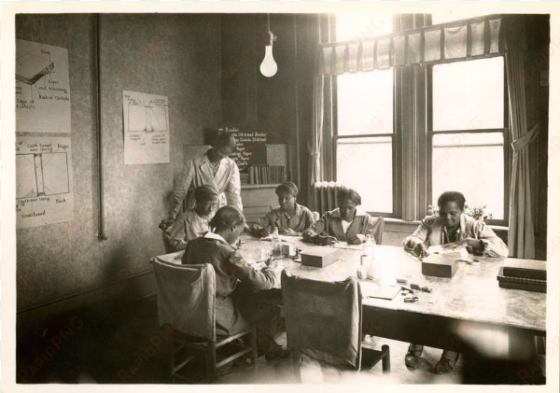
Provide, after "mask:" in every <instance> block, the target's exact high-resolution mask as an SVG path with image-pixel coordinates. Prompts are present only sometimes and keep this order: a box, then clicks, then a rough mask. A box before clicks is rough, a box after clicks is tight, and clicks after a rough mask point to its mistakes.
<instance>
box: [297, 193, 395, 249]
mask: <svg viewBox="0 0 560 393" xmlns="http://www.w3.org/2000/svg"><path fill="white" fill-rule="evenodd" d="M361 204H362V198H361V197H360V194H358V193H357V192H356V191H355V190H353V189H351V188H346V187H344V188H341V189H340V190H339V191H338V208H336V209H334V210H333V211H330V212H326V213H325V214H323V216H322V217H321V218H320V219H319V220H318V221H317V222H315V224H313V225H312V226H311V227H309V228H308V229H306V230H305V231H303V240H304V241H307V242H313V243H316V244H321V245H330V244H334V243H336V242H338V241H345V242H348V244H361V243H363V242H364V241H365V240H366V235H372V236H374V234H375V233H382V232H383V227H384V226H385V221H384V220H383V218H381V217H379V218H373V217H372V216H370V215H369V214H367V213H366V212H365V211H363V210H362V209H361V208H360V205H361Z"/></svg>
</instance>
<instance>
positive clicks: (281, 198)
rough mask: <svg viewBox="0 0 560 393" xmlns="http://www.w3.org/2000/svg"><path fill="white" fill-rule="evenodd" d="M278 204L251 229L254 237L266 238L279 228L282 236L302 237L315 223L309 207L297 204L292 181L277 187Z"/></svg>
mask: <svg viewBox="0 0 560 393" xmlns="http://www.w3.org/2000/svg"><path fill="white" fill-rule="evenodd" d="M276 195H278V204H279V205H280V206H279V207H277V208H276V209H273V210H271V211H270V212H269V213H267V214H266V215H265V216H264V217H263V218H261V219H259V220H258V222H257V223H256V224H253V225H251V226H250V227H249V232H250V233H251V234H252V235H253V236H257V237H266V236H268V235H269V234H270V233H272V232H273V231H274V228H278V233H279V234H280V235H286V236H301V233H302V232H303V231H304V230H305V229H307V228H309V227H310V226H311V225H312V224H313V223H314V222H315V219H314V218H313V213H311V210H309V209H308V208H307V207H305V206H302V205H300V204H298V203H297V202H296V199H297V195H298V188H297V186H296V185H295V184H294V183H292V182H291V181H287V182H284V183H282V184H280V185H279V186H278V187H276Z"/></svg>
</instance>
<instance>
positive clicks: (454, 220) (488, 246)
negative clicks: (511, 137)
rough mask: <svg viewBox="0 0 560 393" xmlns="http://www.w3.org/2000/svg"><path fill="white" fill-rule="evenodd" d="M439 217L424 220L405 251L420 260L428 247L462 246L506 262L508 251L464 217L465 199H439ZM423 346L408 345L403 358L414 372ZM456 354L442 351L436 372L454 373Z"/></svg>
mask: <svg viewBox="0 0 560 393" xmlns="http://www.w3.org/2000/svg"><path fill="white" fill-rule="evenodd" d="M438 207H439V215H433V216H429V217H426V218H425V219H424V220H422V223H421V224H420V226H419V227H418V228H417V229H416V231H414V233H413V234H412V235H410V236H409V237H407V238H406V239H404V241H403V245H404V248H405V250H406V251H412V252H413V253H414V254H416V255H417V256H419V257H424V256H427V255H428V251H427V248H428V247H429V246H435V245H444V244H448V243H454V244H455V245H459V246H464V247H466V248H467V251H468V252H469V253H472V254H484V255H486V256H489V257H496V258H506V257H507V256H508V253H509V251H508V248H507V246H506V245H505V244H504V242H503V241H502V240H501V239H500V238H499V237H498V236H497V235H496V234H495V233H494V231H493V230H492V229H490V228H489V227H488V226H486V225H485V223H484V222H482V221H478V220H475V219H474V218H472V217H469V216H467V215H466V214H463V210H464V208H465V196H464V195H463V194H462V193H460V192H456V191H447V192H444V193H443V194H441V195H440V197H439V198H438ZM423 348H424V347H423V346H422V345H418V344H410V346H409V348H408V352H407V354H406V356H405V358H404V361H405V364H406V367H407V368H408V369H409V370H414V369H416V368H417V367H418V365H419V364H420V356H422V350H423ZM458 359H459V353H458V352H453V351H448V350H445V351H443V354H442V355H441V359H440V360H439V362H438V363H437V364H436V367H435V372H436V373H438V374H447V373H449V372H451V371H452V370H453V368H454V367H455V364H456V363H457V360H458Z"/></svg>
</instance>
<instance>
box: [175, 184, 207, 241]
mask: <svg viewBox="0 0 560 393" xmlns="http://www.w3.org/2000/svg"><path fill="white" fill-rule="evenodd" d="M194 199H195V200H196V207H195V208H194V209H191V210H187V211H185V212H183V213H181V214H180V215H179V216H178V217H177V220H175V222H174V223H173V228H172V229H171V234H170V235H169V243H170V245H171V248H172V252H176V251H180V250H184V249H185V248H186V247H187V243H188V242H189V241H190V240H193V239H196V238H197V237H200V236H202V235H204V234H205V233H206V232H208V230H209V226H208V223H209V222H210V220H211V219H212V217H213V216H214V213H215V212H216V206H217V205H218V191H216V189H215V188H214V187H213V186H211V185H204V186H200V187H198V188H197V189H196V190H195V191H194Z"/></svg>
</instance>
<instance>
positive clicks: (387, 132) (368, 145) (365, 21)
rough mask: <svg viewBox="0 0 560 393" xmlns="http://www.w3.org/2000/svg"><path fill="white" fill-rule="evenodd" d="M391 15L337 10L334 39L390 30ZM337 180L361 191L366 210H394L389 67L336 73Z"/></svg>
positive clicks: (384, 211) (361, 37)
mask: <svg viewBox="0 0 560 393" xmlns="http://www.w3.org/2000/svg"><path fill="white" fill-rule="evenodd" d="M391 25H392V24H391V16H390V15H379V14H370V13H367V12H366V13H361V14H352V15H350V14H341V15H337V25H336V29H337V30H336V31H337V40H338V41H347V40H354V41H355V40H357V39H360V40H362V39H366V38H371V37H373V36H375V35H380V34H387V33H390V32H391ZM337 96H338V99H337V105H338V111H337V119H338V125H337V135H336V136H335V137H334V149H335V157H336V180H337V181H338V182H340V183H343V184H344V185H346V186H348V187H351V188H354V189H355V190H356V191H358V192H359V193H360V195H361V196H362V206H363V207H364V209H366V210H367V211H370V212H376V213H381V214H388V215H390V214H392V213H393V184H394V182H393V175H394V170H393V157H394V154H393V149H394V141H393V139H394V133H393V70H392V69H391V70H386V71H374V72H366V73H357V74H344V75H339V76H338V77H337Z"/></svg>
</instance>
